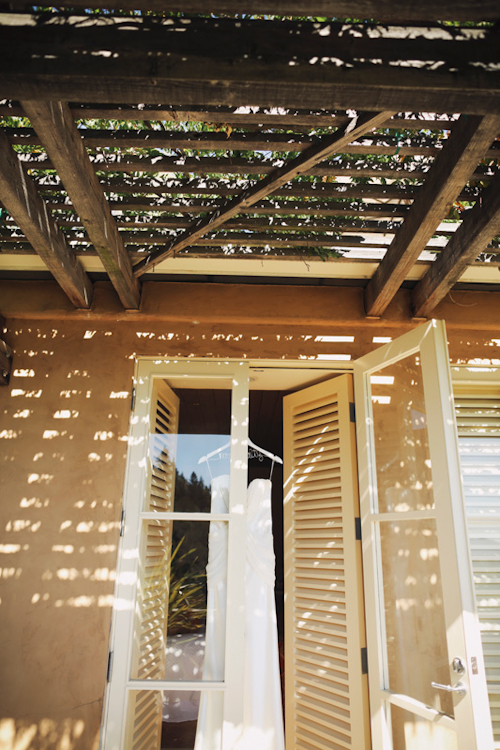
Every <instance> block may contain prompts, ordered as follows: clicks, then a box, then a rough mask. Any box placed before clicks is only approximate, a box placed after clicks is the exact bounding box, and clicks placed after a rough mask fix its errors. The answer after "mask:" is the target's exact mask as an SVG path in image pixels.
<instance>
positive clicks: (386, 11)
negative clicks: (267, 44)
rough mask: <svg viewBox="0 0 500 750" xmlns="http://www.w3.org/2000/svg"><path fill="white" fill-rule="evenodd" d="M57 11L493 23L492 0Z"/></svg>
mask: <svg viewBox="0 0 500 750" xmlns="http://www.w3.org/2000/svg"><path fill="white" fill-rule="evenodd" d="M9 6H10V7H11V8H16V7H17V8H22V9H24V8H25V7H26V3H25V2H23V0H11V2H10V3H9ZM57 6H58V7H60V8H107V9H114V10H131V11H135V10H142V11H147V10H150V11H160V12H162V13H164V12H168V11H175V12H178V11H180V12H183V13H195V14H196V13H206V12H207V11H210V13H215V14H220V13H222V14H233V15H235V14H238V15H239V14H241V13H244V14H245V15H247V14H248V15H253V14H255V15H261V14H268V13H273V14H276V15H283V16H320V17H325V16H326V17H327V18H350V17H351V16H352V15H353V14H355V15H356V18H374V19H377V20H381V21H382V20H385V21H399V22H412V21H421V20H423V19H425V20H427V21H440V20H445V21H497V20H498V19H499V10H498V4H497V3H496V2H495V0H474V2H473V3H472V2H470V0H455V1H454V0H444V1H443V2H440V3H439V4H436V3H435V2H433V0H419V2H418V3H411V2H410V3H401V2H398V1H397V0H356V2H355V3H354V4H353V2H352V0H309V1H308V0H273V2H269V0H245V1H244V2H241V0H215V2H214V0H211V2H210V3H207V1H206V0H58V3H57Z"/></svg>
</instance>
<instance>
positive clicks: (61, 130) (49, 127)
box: [21, 101, 140, 309]
mask: <svg viewBox="0 0 500 750" xmlns="http://www.w3.org/2000/svg"><path fill="white" fill-rule="evenodd" d="M21 103H22V106H23V109H24V111H25V112H26V115H27V117H28V118H29V120H30V121H31V124H32V125H33V127H34V128H35V130H36V132H37V133H38V135H39V137H40V138H41V141H42V143H43V145H44V147H45V149H46V151H47V154H48V155H49V158H50V160H51V161H52V163H53V165H54V168H55V169H56V170H57V173H58V175H59V177H60V179H61V181H62V183H63V184H64V187H65V188H66V191H67V193H68V195H69V197H70V199H71V202H72V204H73V206H74V208H75V210H76V212H77V214H78V215H79V217H80V219H81V221H82V223H83V225H84V227H85V230H86V232H87V234H88V236H89V239H90V242H91V243H92V245H93V246H94V248H95V250H96V251H97V253H98V254H99V256H100V258H101V260H102V264H103V266H104V268H105V270H106V272H107V273H108V275H109V278H110V280H111V283H112V284H113V286H114V288H115V290H116V292H117V294H118V296H119V297H120V300H121V302H122V304H123V306H124V307H125V308H126V309H137V308H138V307H139V302H140V288H139V284H138V282H137V279H136V278H134V275H133V271H132V264H131V263H130V259H129V257H128V255H127V252H126V250H125V247H124V245H123V240H122V238H121V237H120V234H119V232H118V227H117V226H116V221H115V219H114V217H113V215H112V214H111V211H110V208H109V206H108V203H107V201H106V197H105V195H104V192H103V189H102V187H101V185H100V184H99V180H98V179H97V176H96V174H95V172H94V170H93V168H92V165H91V163H90V161H89V158H88V156H87V152H86V151H85V146H84V143H83V140H82V138H81V136H80V134H79V132H78V130H77V127H76V124H75V121H74V119H73V116H72V114H71V112H70V109H69V107H68V105H67V104H66V103H64V102H41V101H35V102H33V101H23V102H21Z"/></svg>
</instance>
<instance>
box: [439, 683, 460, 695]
mask: <svg viewBox="0 0 500 750" xmlns="http://www.w3.org/2000/svg"><path fill="white" fill-rule="evenodd" d="M431 685H432V687H433V688H437V690H446V692H447V693H456V694H457V695H465V694H466V692H467V688H466V686H465V685H464V684H463V682H457V684H456V685H441V684H440V683H439V682H431Z"/></svg>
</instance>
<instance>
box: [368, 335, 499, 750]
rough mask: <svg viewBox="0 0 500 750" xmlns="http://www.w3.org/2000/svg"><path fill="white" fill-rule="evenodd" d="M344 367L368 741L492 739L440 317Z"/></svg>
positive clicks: (463, 749)
mask: <svg viewBox="0 0 500 750" xmlns="http://www.w3.org/2000/svg"><path fill="white" fill-rule="evenodd" d="M354 375H355V394H356V412H357V418H356V422H357V433H358V462H359V480H360V508H361V521H362V538H363V564H364V587H365V608H366V624H367V639H368V665H369V686H370V710H371V717H372V721H371V726H372V747H373V750H417V749H418V750H421V748H425V750H491V748H493V737H492V731H491V720H490V715H489V706H488V695H487V690H486V678H485V673H484V664H483V658H482V648H481V641H480V633H479V627H478V622H477V617H476V614H475V604H474V590H473V583H472V574H471V566H470V561H469V549H468V540H467V532H466V520H465V511H464V503H463V498H462V486H461V478H460V464H459V456H458V446H457V438H456V429H455V419H454V409H453V401H452V396H451V378H450V373H449V367H448V353H447V344H446V333H445V327H444V324H443V323H440V322H437V321H430V322H429V323H428V324H426V325H425V326H422V327H420V328H418V329H415V330H414V331H412V332H410V333H408V334H406V335H404V336H402V337H400V338H398V339H396V340H395V341H394V342H392V343H391V344H388V345H385V346H383V347H381V348H380V349H377V350H376V351H374V352H372V353H370V354H368V355H366V356H365V357H363V358H361V359H360V360H358V361H357V362H356V363H355V369H354Z"/></svg>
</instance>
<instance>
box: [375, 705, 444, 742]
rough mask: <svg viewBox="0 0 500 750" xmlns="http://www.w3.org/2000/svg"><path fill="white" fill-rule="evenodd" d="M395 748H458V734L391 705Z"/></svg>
mask: <svg viewBox="0 0 500 750" xmlns="http://www.w3.org/2000/svg"><path fill="white" fill-rule="evenodd" d="M390 710H391V719H392V732H393V747H394V750H422V748H425V750H458V743H457V735H456V732H455V730H454V729H450V728H447V727H444V726H441V725H440V724H436V723H435V722H430V721H428V720H427V719H423V718H421V717H420V716H416V715H415V714H412V713H410V712H409V711H405V710H404V709H402V708H399V706H391V709H390Z"/></svg>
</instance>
